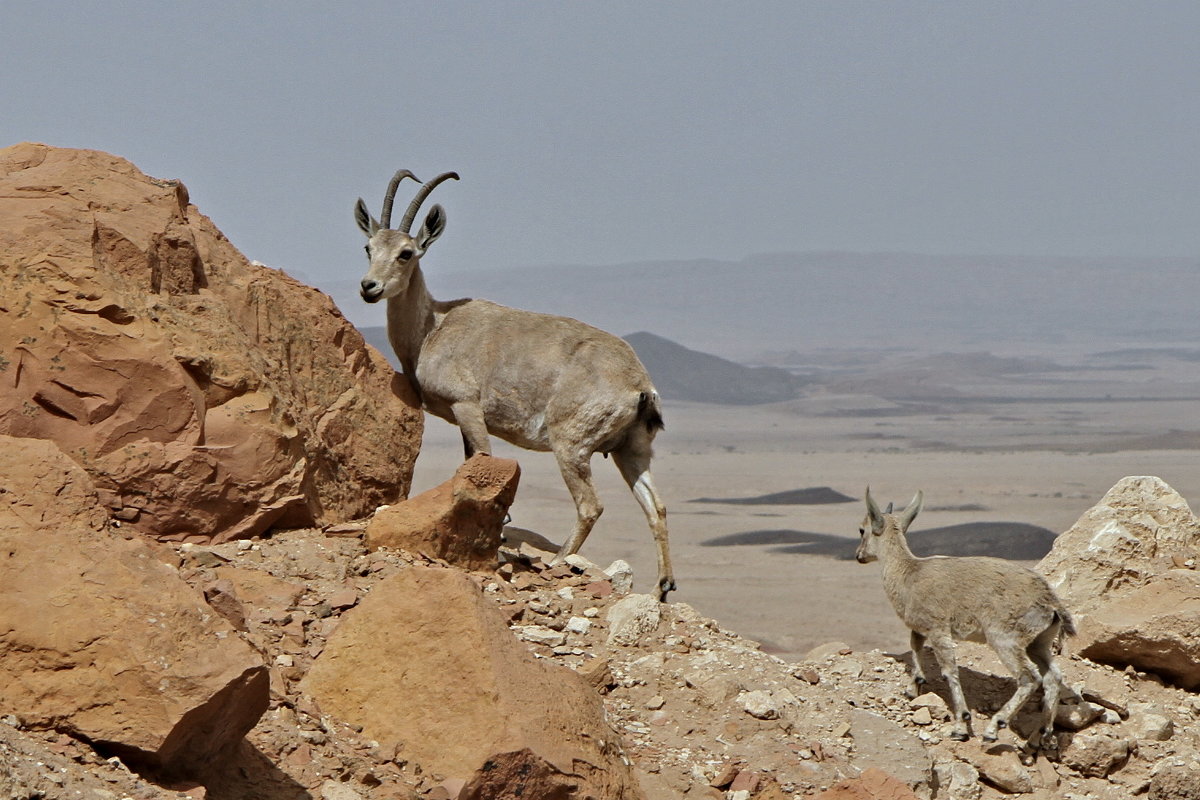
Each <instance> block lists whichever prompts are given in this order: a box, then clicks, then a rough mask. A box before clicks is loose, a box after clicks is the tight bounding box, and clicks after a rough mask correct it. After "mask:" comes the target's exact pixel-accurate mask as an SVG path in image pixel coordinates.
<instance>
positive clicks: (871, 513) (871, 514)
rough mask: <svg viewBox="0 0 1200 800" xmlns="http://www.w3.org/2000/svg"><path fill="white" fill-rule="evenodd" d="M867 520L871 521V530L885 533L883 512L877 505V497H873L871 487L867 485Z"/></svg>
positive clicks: (876, 532) (875, 532) (877, 533)
mask: <svg viewBox="0 0 1200 800" xmlns="http://www.w3.org/2000/svg"><path fill="white" fill-rule="evenodd" d="M866 501H867V520H868V521H869V522H870V523H871V532H872V533H874V534H876V535H879V534H881V533H883V512H882V511H880V510H879V506H877V505H875V498H873V497H871V487H870V486H868V487H867V496H866Z"/></svg>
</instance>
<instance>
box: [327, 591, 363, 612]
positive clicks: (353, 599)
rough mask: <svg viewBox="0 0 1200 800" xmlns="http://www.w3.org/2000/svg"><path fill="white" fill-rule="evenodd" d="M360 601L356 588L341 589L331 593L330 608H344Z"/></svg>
mask: <svg viewBox="0 0 1200 800" xmlns="http://www.w3.org/2000/svg"><path fill="white" fill-rule="evenodd" d="M357 602H358V592H357V591H355V590H354V589H339V590H338V591H336V592H334V593H333V594H331V595H329V600H328V603H329V606H330V608H334V609H338V610H343V609H347V608H350V607H352V606H353V605H354V604H355V603H357Z"/></svg>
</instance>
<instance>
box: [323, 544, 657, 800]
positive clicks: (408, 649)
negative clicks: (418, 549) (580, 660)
mask: <svg viewBox="0 0 1200 800" xmlns="http://www.w3.org/2000/svg"><path fill="white" fill-rule="evenodd" d="M301 690H302V691H303V692H305V693H306V694H309V695H311V696H312V698H313V700H315V701H316V703H317V704H318V705H319V706H320V708H321V711H322V713H325V714H331V715H333V716H335V717H337V718H339V719H341V720H342V721H344V722H348V723H350V724H353V725H361V726H362V732H363V735H364V736H368V737H370V738H371V739H374V740H376V741H379V742H381V743H382V744H383V745H384V747H385V748H386V747H390V746H395V745H396V744H399V745H401V747H402V750H403V752H404V753H405V754H406V757H407V758H409V759H411V760H412V761H414V762H416V763H419V764H421V765H422V768H423V769H424V770H426V771H427V772H432V773H435V774H438V775H441V776H444V777H446V778H457V779H462V780H465V781H466V787H465V788H464V789H463V793H462V795H461V796H462V797H464V798H489V800H497V799H499V798H503V799H506V798H517V797H524V798H529V797H568V796H569V797H594V798H597V800H615V799H616V798H622V799H629V800H632V799H633V798H640V797H642V793H641V791H640V789H639V788H638V787H637V782H636V779H635V778H634V777H633V776H632V774H631V772H630V770H629V768H628V767H627V766H626V765H625V764H624V763H623V761H622V752H621V737H620V735H619V734H617V733H616V732H615V731H613V730H612V728H611V727H610V726H609V725H608V723H607V722H606V721H605V717H604V710H603V707H602V706H601V703H600V700H599V698H598V697H597V695H596V694H595V692H594V691H593V690H592V689H591V688H590V687H588V685H587V684H586V683H585V682H584V679H583V678H582V677H580V676H579V675H577V674H576V673H575V672H574V671H572V670H569V669H566V668H564V667H559V666H556V665H553V664H551V663H549V662H547V661H545V660H540V659H535V658H534V657H533V656H532V654H531V653H530V652H529V650H528V649H527V648H526V647H525V646H524V645H522V644H521V643H520V642H518V641H517V640H516V639H515V638H514V637H513V635H512V633H511V632H510V631H509V630H508V628H507V626H506V625H505V623H504V619H503V618H502V617H501V615H500V613H499V612H498V611H497V610H496V609H495V607H494V605H493V604H492V603H491V602H489V601H488V600H487V599H486V598H485V597H484V596H483V593H482V592H481V591H480V590H479V588H478V587H477V586H476V585H475V583H474V582H473V581H471V579H470V578H469V577H468V576H467V575H464V574H463V573H461V572H457V571H454V570H448V569H436V568H427V567H413V568H411V569H408V570H405V571H404V572H401V573H398V574H397V575H395V576H393V577H391V578H388V579H386V580H384V581H383V582H381V583H380V584H379V585H378V586H376V587H375V589H374V590H373V591H371V593H370V594H368V595H367V596H366V598H365V599H363V601H362V602H361V603H359V605H358V606H357V607H355V608H353V609H351V610H350V611H347V612H346V614H345V615H344V616H343V618H342V623H341V625H340V626H339V627H338V629H337V631H336V633H334V635H333V636H332V637H331V638H330V640H329V642H328V643H327V645H326V648H325V651H324V652H323V653H322V654H321V656H320V657H319V658H318V659H317V661H316V662H315V663H314V664H313V666H312V668H311V669H310V670H309V672H308V675H307V676H306V677H305V679H304V681H303V683H302V684H301Z"/></svg>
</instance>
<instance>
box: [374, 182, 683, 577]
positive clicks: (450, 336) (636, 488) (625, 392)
mask: <svg viewBox="0 0 1200 800" xmlns="http://www.w3.org/2000/svg"><path fill="white" fill-rule="evenodd" d="M405 178H412V179H413V180H417V178H416V177H415V176H414V175H413V174H412V173H411V172H409V171H408V170H400V171H399V172H397V173H396V174H395V176H394V177H393V178H392V181H391V183H390V184H389V185H388V190H387V194H386V196H385V197H384V201H383V213H382V215H381V219H380V220H379V221H376V220H375V219H374V218H373V217H372V216H371V215H370V214H369V213H368V212H367V206H366V204H365V203H363V201H362V199H359V201H358V203H357V204H356V205H355V207H354V218H355V220H356V221H357V222H358V227H359V228H361V229H362V231H363V233H365V234H366V235H367V248H366V249H367V258H368V259H369V260H370V268H369V269H368V271H367V275H366V277H365V278H363V280H362V284H361V286H362V292H361V293H362V298H363V299H364V300H366V301H367V302H368V303H375V302H378V301H379V300H383V299H386V300H387V301H388V306H387V328H388V339H389V340H390V342H391V344H392V348H393V349H394V350H395V351H396V356H397V357H398V358H399V360H400V364H401V365H402V367H403V370H404V373H405V375H406V376H407V377H408V379H409V381H410V382H411V383H412V385H413V387H414V388H415V389H416V391H417V393H418V394H419V396H420V398H421V401H422V403H423V404H424V406H425V408H426V410H428V411H429V412H430V413H432V414H436V415H437V416H439V417H441V418H442V419H445V420H447V421H449V422H452V423H454V424H455V425H457V426H458V427H459V428H460V429H461V431H462V437H463V445H464V448H465V450H466V454H467V457H468V458H469V457H470V456H471V455H472V454H474V453H490V452H491V445H490V444H489V441H488V435H489V434H492V435H495V436H499V437H500V438H502V439H504V440H506V441H508V442H511V443H512V444H515V445H517V446H518V447H524V448H526V449H529V450H541V451H546V450H548V451H551V452H553V453H554V457H555V458H556V459H557V461H558V468H559V470H560V471H561V472H562V477H563V480H564V481H565V482H566V484H567V489H569V490H570V492H571V497H572V499H574V501H575V509H576V522H575V528H574V531H573V532H572V534H571V537H570V539H568V540H567V541H566V543H565V544H563V546H562V549H561V550H559V552H558V555H557V556H556V560H560V559H563V558H565V557H567V556H569V555H571V554H572V553H575V552H576V551H578V550H579V548H580V546H581V545H582V544H583V541H584V539H586V538H587V535H588V533H589V532H590V531H591V529H592V526H593V525H595V523H596V520H597V518H599V516H600V513H601V511H602V510H603V508H602V506H601V505H600V501H599V499H598V498H597V497H596V490H595V489H594V488H593V486H592V477H591V476H592V470H591V459H592V454H593V453H604V454H606V455H608V454H611V455H612V457H613V461H614V462H615V463H616V465H617V468H618V469H619V470H620V471H621V475H622V477H624V479H625V481H626V483H628V484H629V487H630V489H631V490H632V491H633V494H634V497H636V498H637V501H638V503H639V504H640V505H641V507H642V510H643V511H644V512H645V514H646V519H647V521H648V522H649V524H650V531H651V533H652V534H653V535H654V540H655V543H656V544H657V546H658V594H659V598H660V599H661V600H665V599H666V596H667V593H668V592H670V591H672V590H673V589H674V588H675V578H674V576H673V574H672V572H671V556H670V552H669V550H668V545H667V520H666V514H667V512H666V509H665V508H664V507H663V504H662V501H661V500H659V497H658V491H657V490H656V489H655V487H654V479H653V478H652V477H651V475H650V458H651V455H652V453H651V443H652V442H653V440H654V435H655V433H657V431H658V430H659V429H661V428H662V427H663V421H662V414H661V410H660V406H659V397H658V392H657V391H655V389H654V385H653V384H652V383H651V382H650V377H649V375H647V374H646V369H645V367H643V366H642V363H641V362H640V361H639V360H638V357H637V355H635V354H634V352H633V348H632V347H630V346H629V344H628V343H626V342H625V341H623V340H622V339H619V338H617V337H616V336H613V335H612V334H609V333H605V332H604V331H602V330H599V329H597V328H593V327H592V326H590V325H585V324H583V323H582V322H578V321H577V320H573V319H568V318H566V317H555V316H550V315H547V314H536V313H534V312H531V311H521V310H518V309H514V308H507V307H505V306H501V305H497V304H495V303H491V302H488V301H487V300H472V299H462V300H452V301H449V302H442V301H438V300H434V299H433V297H431V296H430V294H429V291H428V290H427V289H426V288H425V278H424V276H423V275H422V274H421V267H420V260H421V257H422V256H424V255H425V252H426V250H428V249H429V246H430V245H431V244H433V242H434V241H435V240H436V239H437V238H438V237H439V236H441V234H442V231H443V230H445V227H446V212H445V210H444V209H443V208H442V207H441V206H440V205H435V206H434V207H433V208H432V209H430V211H429V213H428V215H426V217H425V223H424V225H423V226H422V228H421V230H420V232H419V233H417V234H416V235H415V236H414V235H412V234H410V233H409V228H410V227H411V226H412V223H413V220H414V219H415V218H416V215H417V211H418V210H419V209H420V207H421V204H422V203H423V202H424V201H425V199H426V198H427V197H428V196H429V193H430V192H431V191H433V188H434V187H435V186H437V185H438V184H439V183H441V182H442V181H444V180H446V179H448V178H453V179H455V180H457V179H458V175H456V174H455V173H453V172H447V173H443V174H441V175H438V176H437V177H436V178H434V179H433V180H431V181H429V182H428V183H425V184H423V185H422V186H421V188H420V190H418V191H417V194H416V197H414V198H413V201H412V202H411V203H410V204H409V206H408V210H407V211H406V212H405V214H404V219H403V220H402V221H401V222H400V227H399V228H396V229H394V230H393V229H390V228H389V225H390V223H391V214H392V201H393V200H394V199H395V196H396V188H397V186H398V185H399V184H400V182H401V181H402V180H404V179H405ZM419 182H420V181H418V183H419Z"/></svg>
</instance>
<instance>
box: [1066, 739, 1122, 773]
mask: <svg viewBox="0 0 1200 800" xmlns="http://www.w3.org/2000/svg"><path fill="white" fill-rule="evenodd" d="M1129 752H1130V743H1129V741H1127V740H1125V739H1119V738H1116V737H1113V736H1108V735H1104V734H1088V733H1081V734H1076V735H1075V736H1074V737H1073V738H1072V739H1071V744H1070V745H1069V746H1068V747H1067V749H1066V751H1065V752H1064V753H1063V754H1062V762H1063V763H1064V764H1066V765H1067V766H1069V767H1071V768H1072V769H1074V770H1075V771H1076V772H1079V773H1080V774H1081V775H1086V776H1087V777H1089V778H1104V777H1107V776H1108V775H1109V773H1111V772H1113V771H1114V770H1116V769H1119V768H1120V767H1121V766H1123V765H1124V764H1125V762H1126V761H1127V760H1128V759H1129Z"/></svg>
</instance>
